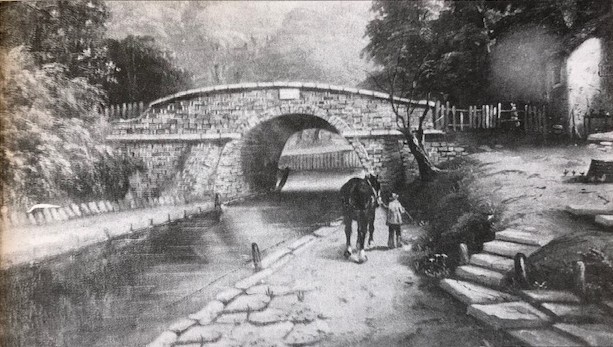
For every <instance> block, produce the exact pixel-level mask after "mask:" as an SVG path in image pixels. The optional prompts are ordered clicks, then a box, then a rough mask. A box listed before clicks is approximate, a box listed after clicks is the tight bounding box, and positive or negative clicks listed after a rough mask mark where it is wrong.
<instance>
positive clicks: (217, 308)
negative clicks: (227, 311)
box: [189, 300, 224, 325]
mask: <svg viewBox="0 0 613 347" xmlns="http://www.w3.org/2000/svg"><path fill="white" fill-rule="evenodd" d="M223 308H224V304H223V303H221V302H220V301H217V300H213V301H211V302H209V303H208V304H207V305H206V306H205V307H204V308H203V309H202V310H200V311H198V312H196V313H194V314H191V315H189V318H190V319H194V320H197V321H198V323H200V324H201V325H207V324H209V323H211V322H212V321H213V320H214V319H215V318H217V316H218V315H219V314H220V313H221V312H222V311H223Z"/></svg>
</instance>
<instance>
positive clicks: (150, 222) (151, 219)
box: [149, 218, 153, 226]
mask: <svg viewBox="0 0 613 347" xmlns="http://www.w3.org/2000/svg"><path fill="white" fill-rule="evenodd" d="M149 226H153V218H150V219H149Z"/></svg>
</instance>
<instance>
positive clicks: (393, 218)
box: [383, 193, 407, 248]
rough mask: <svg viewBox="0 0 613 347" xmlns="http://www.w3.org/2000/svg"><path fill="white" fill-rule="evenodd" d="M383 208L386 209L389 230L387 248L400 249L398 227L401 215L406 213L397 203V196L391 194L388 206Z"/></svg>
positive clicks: (398, 202) (400, 223)
mask: <svg viewBox="0 0 613 347" xmlns="http://www.w3.org/2000/svg"><path fill="white" fill-rule="evenodd" d="M383 207H385V208H386V209H387V221H386V223H385V224H387V226H388V228H389V237H388V239H387V247H389V248H396V247H402V243H401V241H400V226H401V225H402V214H403V213H407V211H406V210H405V209H404V207H402V205H401V204H400V201H398V194H396V193H392V197H391V199H390V202H389V204H388V205H387V206H386V205H385V204H383Z"/></svg>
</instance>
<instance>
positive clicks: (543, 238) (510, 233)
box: [496, 229, 553, 247]
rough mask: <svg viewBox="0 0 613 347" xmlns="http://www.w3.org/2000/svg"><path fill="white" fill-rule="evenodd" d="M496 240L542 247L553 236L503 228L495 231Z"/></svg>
mask: <svg viewBox="0 0 613 347" xmlns="http://www.w3.org/2000/svg"><path fill="white" fill-rule="evenodd" d="M496 240H500V241H507V242H515V243H521V244H524V245H531V246H540V247H542V246H544V245H546V244H548V243H549V242H550V241H551V240H553V236H551V235H543V234H539V233H536V232H530V231H525V230H516V229H505V230H503V231H499V232H497V233H496Z"/></svg>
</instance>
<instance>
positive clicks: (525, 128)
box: [524, 105, 529, 134]
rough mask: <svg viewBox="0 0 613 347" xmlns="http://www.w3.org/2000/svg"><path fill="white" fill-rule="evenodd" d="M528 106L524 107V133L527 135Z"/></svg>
mask: <svg viewBox="0 0 613 347" xmlns="http://www.w3.org/2000/svg"><path fill="white" fill-rule="evenodd" d="M528 129H529V127H528V105H524V132H525V133H526V134H527V133H528Z"/></svg>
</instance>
